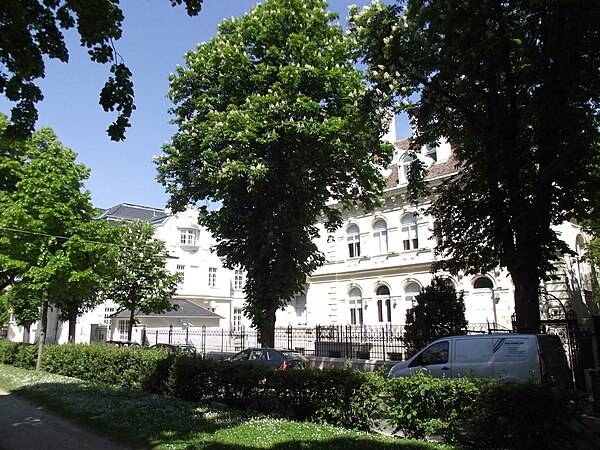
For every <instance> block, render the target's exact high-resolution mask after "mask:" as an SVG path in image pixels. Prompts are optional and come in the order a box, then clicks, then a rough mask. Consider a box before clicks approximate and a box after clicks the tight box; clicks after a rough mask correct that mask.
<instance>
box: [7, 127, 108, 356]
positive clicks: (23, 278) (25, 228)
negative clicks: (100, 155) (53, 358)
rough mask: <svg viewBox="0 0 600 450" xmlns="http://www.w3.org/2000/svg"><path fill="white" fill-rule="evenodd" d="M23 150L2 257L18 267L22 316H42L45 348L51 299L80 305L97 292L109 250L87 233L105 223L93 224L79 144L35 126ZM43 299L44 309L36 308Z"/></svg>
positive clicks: (15, 296)
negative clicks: (79, 160) (72, 146)
mask: <svg viewBox="0 0 600 450" xmlns="http://www.w3.org/2000/svg"><path fill="white" fill-rule="evenodd" d="M20 151H21V154H22V155H23V158H22V159H21V162H22V164H21V165H20V167H19V169H18V170H17V171H16V172H17V173H18V174H19V176H18V181H17V182H16V183H15V184H14V188H13V189H12V190H6V191H0V208H1V209H2V215H1V216H0V258H1V259H2V263H3V265H4V264H6V267H10V268H12V269H14V271H15V273H16V275H17V276H15V277H13V281H12V284H13V286H12V288H11V297H12V301H11V306H12V308H13V310H14V312H15V315H16V317H17V319H18V321H19V322H20V323H22V324H23V325H25V326H28V325H29V324H31V322H32V321H33V320H36V319H38V318H40V317H41V319H42V323H41V327H40V338H39V343H40V353H41V348H42V346H43V344H44V341H45V332H46V326H47V322H46V320H45V318H47V308H48V305H54V306H59V307H65V306H66V305H74V304H79V307H81V305H82V302H84V301H86V300H87V299H88V298H89V297H90V296H92V293H91V292H90V290H89V289H90V287H91V284H90V283H91V280H96V281H98V278H99V272H98V271H97V270H99V269H98V268H99V267H102V264H101V259H102V258H104V257H105V254H106V251H105V250H101V249H99V248H94V250H93V251H92V249H91V248H90V244H89V243H86V242H84V241H82V239H81V238H80V236H82V235H86V234H88V235H89V230H90V228H91V227H94V228H97V227H98V226H97V225H93V224H90V222H91V219H92V211H93V210H92V206H91V201H90V195H89V192H87V191H85V190H84V189H83V181H84V180H85V179H86V178H87V177H88V175H89V170H88V169H87V168H86V167H85V166H84V165H82V164H78V163H76V162H75V159H76V154H75V152H73V151H72V150H70V149H68V148H66V147H64V146H63V145H62V144H61V143H60V141H59V140H58V139H57V137H56V135H55V134H54V133H53V132H52V130H50V129H43V130H40V131H37V132H35V133H34V134H33V135H32V137H31V138H30V139H29V140H27V141H23V142H22V143H21V149H20ZM97 245H98V244H93V246H94V247H96V246H97ZM99 288H100V283H96V285H95V288H94V289H95V290H97V289H99ZM88 305H89V304H88ZM40 307H41V314H40V315H37V314H35V312H36V311H39V310H40Z"/></svg>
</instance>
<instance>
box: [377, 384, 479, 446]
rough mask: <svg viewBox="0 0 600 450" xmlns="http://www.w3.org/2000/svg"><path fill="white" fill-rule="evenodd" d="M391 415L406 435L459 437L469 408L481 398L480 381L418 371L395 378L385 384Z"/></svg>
mask: <svg viewBox="0 0 600 450" xmlns="http://www.w3.org/2000/svg"><path fill="white" fill-rule="evenodd" d="M384 389H385V390H384V400H385V404H386V405H387V415H388V417H389V419H390V420H391V422H392V423H393V424H394V426H395V427H396V429H397V430H400V431H402V432H403V433H404V435H405V436H410V437H414V438H417V439H422V438H424V437H425V436H433V435H441V436H443V437H444V439H445V440H446V441H452V440H454V438H455V437H456V433H457V431H458V426H459V424H461V423H462V422H461V420H462V419H464V418H465V417H466V416H467V415H468V412H467V411H468V408H469V407H470V406H471V405H472V404H473V402H476V401H478V399H477V395H478V384H477V382H475V381H472V380H467V379H459V380H444V379H438V378H431V377H429V376H427V375H424V374H418V375H415V376H412V377H406V378H391V379H389V380H388V381H387V383H386V384H385V387H384Z"/></svg>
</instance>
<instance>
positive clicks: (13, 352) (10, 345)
mask: <svg viewBox="0 0 600 450" xmlns="http://www.w3.org/2000/svg"><path fill="white" fill-rule="evenodd" d="M36 359H37V346H36V345H33V344H21V343H17V342H11V341H8V340H0V364H8V365H11V366H15V367H22V368H23V369H33V368H35V361H36Z"/></svg>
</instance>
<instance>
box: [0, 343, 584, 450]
mask: <svg viewBox="0 0 600 450" xmlns="http://www.w3.org/2000/svg"><path fill="white" fill-rule="evenodd" d="M35 361H36V347H35V346H32V345H23V344H16V343H12V342H7V341H0V363H2V364H12V365H16V366H20V367H24V368H33V367H34V366H35ZM43 368H44V370H46V371H48V372H52V373H58V374H61V375H67V376H71V377H76V378H80V379H83V380H88V381H93V382H99V383H106V384H110V385H113V386H122V387H125V388H129V389H144V390H146V391H148V392H153V393H159V394H163V395H169V396H174V397H176V398H179V399H181V400H189V401H201V402H219V403H224V404H227V405H229V406H233V407H237V408H244V409H252V410H258V411H262V412H265V413H269V414H274V415H277V416H281V417H287V418H292V419H297V420H317V421H326V422H329V423H332V424H334V425H339V426H344V427H347V428H353V429H359V430H369V429H371V428H372V427H373V426H374V424H375V422H377V421H378V420H379V419H381V418H382V417H385V419H386V420H387V421H388V423H391V424H392V425H393V426H395V427H396V429H397V430H399V431H402V432H403V433H404V435H406V436H408V437H414V438H423V437H425V436H431V435H439V436H442V437H443V438H444V440H445V441H446V442H454V441H461V442H462V443H463V444H465V445H473V446H476V447H480V448H524V449H525V448H540V447H541V448H557V447H559V446H560V445H561V442H562V440H563V439H565V435H564V429H565V426H564V425H565V422H567V421H568V420H569V419H570V418H571V417H572V415H573V412H574V411H573V407H572V402H571V401H570V398H569V394H568V393H567V392H561V391H556V390H553V389H550V388H548V387H546V386H542V385H532V384H500V383H496V382H489V381H488V382H483V381H476V380H470V379H459V380H442V379H435V378H430V377H427V376H425V375H417V376H414V377H410V378H394V379H385V378H384V377H383V376H382V375H380V374H375V373H365V372H358V371H353V370H313V369H308V370H297V371H286V372H280V371H273V370H269V369H266V368H263V367H252V366H240V365H234V364H225V363H222V362H218V361H210V360H202V359H199V358H194V357H189V356H187V357H186V356H178V357H173V356H172V355H169V354H168V353H166V352H165V351H164V350H163V351H159V350H146V349H142V348H132V347H127V348H118V347H112V346H108V345H103V344H95V345H81V344H69V345H60V346H59V345H47V346H46V347H45V350H44V358H43Z"/></svg>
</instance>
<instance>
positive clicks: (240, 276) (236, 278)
mask: <svg viewBox="0 0 600 450" xmlns="http://www.w3.org/2000/svg"><path fill="white" fill-rule="evenodd" d="M243 288H244V272H242V270H241V269H235V273H234V275H233V289H235V290H236V291H241V290H242V289H243Z"/></svg>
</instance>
